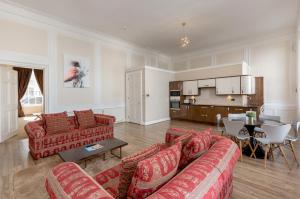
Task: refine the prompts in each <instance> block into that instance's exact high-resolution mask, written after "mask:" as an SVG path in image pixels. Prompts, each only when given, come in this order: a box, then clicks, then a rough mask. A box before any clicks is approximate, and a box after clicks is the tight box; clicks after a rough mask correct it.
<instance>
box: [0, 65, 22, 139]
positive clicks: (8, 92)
mask: <svg viewBox="0 0 300 199" xmlns="http://www.w3.org/2000/svg"><path fill="white" fill-rule="evenodd" d="M17 129H18V74H17V71H14V70H12V69H11V68H10V67H5V66H0V142H3V141H5V140H6V139H8V138H10V137H12V136H14V135H15V134H16V133H17Z"/></svg>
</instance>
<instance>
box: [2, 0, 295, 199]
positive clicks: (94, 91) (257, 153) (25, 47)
mask: <svg viewBox="0 0 300 199" xmlns="http://www.w3.org/2000/svg"><path fill="white" fill-rule="evenodd" d="M299 6H300V5H299V1H298V0H287V1H284V2H283V1H280V0H255V1H249V2H242V1H238V0H229V1H225V0H217V1H213V2H210V1H196V0H188V1H179V0H176V1H172V2H170V1H137V0H130V1H126V2H125V1H117V0H114V1H110V2H104V1H76V2H73V1H68V0H63V1H43V2H41V1H37V0H31V1H23V0H2V1H0V27H1V31H0V69H1V70H0V71H1V76H0V77H1V79H0V80H1V81H0V86H1V96H2V97H1V101H0V102H1V103H0V104H1V106H0V111H1V115H0V118H1V123H0V129H1V132H0V157H1V162H0V172H1V177H0V198H49V197H50V198H68V197H70V195H68V194H66V192H59V191H57V190H52V189H53V187H54V186H55V187H56V188H57V187H59V182H58V181H55V180H56V179H55V177H54V175H53V176H51V175H49V173H51V172H53V171H54V170H53V169H54V168H56V167H57V166H59V165H64V162H69V161H71V162H76V163H77V164H76V165H77V166H76V165H75V166H74V165H73V164H71V168H69V169H70V170H71V169H75V170H76V169H81V170H80V171H79V170H78V172H79V173H81V172H86V173H85V174H88V175H87V176H90V177H89V178H91V179H92V177H95V176H97V175H100V176H101V175H102V174H103V173H104V172H103V171H107V169H111V168H117V166H118V165H119V164H120V162H122V161H125V160H123V159H122V160H121V159H120V157H123V158H125V159H126V157H127V159H128V158H129V157H131V156H134V154H136V153H139V152H141V151H143V150H146V149H148V147H150V148H151V146H153V145H156V144H158V143H164V142H167V141H168V142H170V143H173V139H175V137H177V136H178V135H179V134H180V135H181V134H185V133H186V132H188V134H190V133H191V131H193V132H194V131H197V132H204V134H205V132H206V131H207V129H209V128H211V129H212V132H211V134H212V136H210V138H209V139H211V140H213V141H211V142H215V144H217V143H219V142H223V141H224V142H225V141H226V144H228V143H231V144H230V147H228V148H226V150H225V149H224V151H227V150H228V154H230V155H228V154H227V155H226V158H228V159H226V160H224V161H223V162H222V161H221V163H220V165H222V166H220V168H219V165H218V166H216V167H215V169H214V170H213V172H210V174H211V175H212V173H213V174H214V175H213V177H212V176H210V175H207V176H210V177H212V179H213V180H216V181H218V183H219V184H218V183H217V182H216V184H218V186H219V187H218V188H216V187H217V186H216V187H215V189H214V190H211V189H210V188H211V187H213V186H214V185H213V184H214V183H213V180H212V179H211V181H209V182H210V183H212V184H210V183H208V181H204V180H208V179H204V180H203V179H202V180H203V183H202V184H201V183H200V182H199V183H198V184H197V183H196V185H195V190H191V191H185V195H181V196H180V197H179V196H176V197H177V198H266V197H268V198H298V197H300V192H299V190H298V189H297V187H298V186H299V180H298V178H299V175H300V170H299V167H298V159H299V154H300V144H299V141H298V139H297V137H295V138H294V137H293V138H291V139H287V138H289V136H290V135H293V133H294V131H295V132H296V134H295V135H297V132H298V129H299V127H298V126H297V122H298V121H299V119H300V118H299V117H300V116H299V115H300V108H299V107H300V95H299V93H298V90H299V86H300V81H299V79H300V78H299V76H300V75H299V71H300V70H299V67H300V65H299V63H298V60H299V56H300V55H299V51H298V46H299V41H300V40H299V24H300V18H299ZM14 67H18V68H27V69H28V68H30V69H35V70H40V71H43V77H42V80H43V86H42V87H40V91H42V97H43V104H42V106H43V110H39V111H31V112H30V113H29V114H30V115H31V117H34V121H33V122H34V125H33V126H30V125H29V126H27V127H25V126H26V125H27V124H28V123H27V122H29V123H30V122H31V121H26V120H23V121H25V122H20V118H18V115H17V114H18V108H19V105H18V101H20V100H19V98H20V96H18V94H19V92H18V87H17V86H16V84H17V79H18V78H17V76H18V72H17V71H16V70H13V68H14ZM33 74H35V73H34V70H33V71H32V75H33ZM34 77H35V76H34ZM39 81H40V80H39ZM39 81H37V83H36V87H38V86H39V85H38V83H39ZM18 85H19V84H18ZM228 85H230V86H228ZM19 86H20V85H19ZM228 87H229V88H228ZM23 90H24V89H23ZM24 92H25V91H24ZM19 95H20V94H19ZM27 107H28V106H27ZM27 107H26V105H25V106H24V109H26V108H27ZM84 110H92V115H93V116H92V117H93V118H94V120H93V121H92V124H88V125H87V127H91V126H92V127H95V126H96V127H95V128H97V130H86V131H85V129H82V128H80V127H78V126H80V124H79V123H80V121H79V120H80V118H81V116H80V115H83V116H82V118H81V119H82V121H83V122H86V121H85V120H87V119H86V117H87V116H89V117H90V116H91V112H90V111H88V113H86V112H84ZM26 111H27V109H26ZM76 111H78V112H76ZM80 111H83V112H80ZM35 112H44V113H45V115H44V116H45V117H44V118H47V114H54V113H63V115H59V118H60V120H61V121H60V122H61V124H62V123H63V122H62V121H64V122H65V124H66V123H68V122H70V125H71V126H72V125H73V126H72V130H70V129H67V130H65V131H73V130H74V131H76V132H77V133H78V136H83V134H84V136H85V133H86V134H87V135H86V136H87V137H84V138H82V139H81V138H78V139H79V140H80V141H78V140H76V139H77V137H76V136H75V137H72V138H70V140H72V144H71V143H69V144H68V143H65V140H63V139H62V138H60V137H59V136H58V134H56V135H55V136H57V137H53V138H47V139H46V138H45V139H44V138H43V136H44V137H46V136H47V125H46V123H43V122H45V120H44V119H43V120H39V117H41V116H40V115H39V114H38V115H32V113H35ZM85 114H87V115H85ZM230 114H241V115H239V116H241V117H243V118H245V120H244V119H242V121H240V119H237V120H238V121H235V120H236V119H234V120H233V121H232V122H233V123H237V124H236V125H242V127H241V128H240V129H239V130H241V129H242V131H247V132H246V134H243V136H242V137H241V136H240V134H239V135H232V132H231V131H233V130H229V129H230V128H229V127H228V126H227V121H226V118H228V120H230V116H232V117H234V115H230ZM36 116H38V117H37V118H36ZM48 116H49V115H48ZM74 116H75V117H74ZM264 116H265V117H264ZM266 116H270V117H271V116H272V119H270V118H269V119H266ZM49 117H50V120H51V115H50V116H49ZM49 117H48V118H49ZM66 117H68V119H66ZM251 118H252V119H251ZM253 118H254V120H253ZM274 118H275V119H274ZM223 119H224V120H223ZM50 120H49V121H50ZM252 120H253V121H252ZM269 120H272V122H273V123H271V124H272V125H270V123H269V126H276V127H278V128H279V127H280V128H281V127H282V128H283V127H286V128H288V130H281V132H282V131H286V132H287V133H288V134H286V136H285V137H283V138H282V139H283V142H282V144H283V145H282V146H281V145H280V144H281V142H280V143H275V144H273V143H265V140H261V139H263V138H268V136H269V135H268V134H267V133H266V132H265V128H268V125H267V124H268V122H266V121H269ZM274 120H276V121H274ZM224 121H225V122H224ZM249 121H252V122H250V123H249ZM39 122H40V123H39ZM274 122H275V123H276V125H274ZM229 123H230V121H229ZM37 124H38V125H37ZM36 125H37V126H36ZM224 125H225V126H224ZM228 125H229V124H228ZM265 125H267V127H266V126H265ZM289 125H290V126H289ZM50 126H51V125H50ZM66 126H68V125H65V126H64V125H57V126H55V125H54V126H53V127H54V131H55V130H57V128H58V129H59V128H66ZM24 127H25V130H26V131H27V132H26V133H25V130H23V129H24ZM29 127H30V128H29ZM51 127H52V126H51ZM227 127H228V128H227ZM41 128H42V129H41ZM43 128H45V129H44V130H43ZM174 128H175V129H174ZM254 128H255V130H254ZM178 129H181V131H180V132H177V131H178ZM293 129H296V130H293ZM37 130H38V131H37ZM48 130H49V129H48ZM52 130H53V129H52ZM50 131H51V130H50ZM183 131H184V132H185V133H183ZM274 131H275V130H274ZM174 132H175V134H176V136H175V135H174V136H173V134H174ZM99 133H100V134H101V136H100V137H97V136H99V135H98V134H99ZM172 133H173V134H172ZM239 133H240V132H239ZM50 134H51V133H50ZM192 134H193V136H195V133H192ZM201 135H202V134H201ZM30 136H32V137H30ZM39 136H41V137H39ZM89 136H91V137H89ZM168 136H169V137H168ZM203 136H204V135H203ZM218 136H222V138H223V137H224V139H221V138H220V137H218ZM180 137H181V136H180ZM229 138H231V139H232V140H233V141H230V139H229ZM51 139H52V140H55V139H56V141H55V143H54V141H53V143H52V141H51ZM111 139H116V140H113V141H112V142H108V140H111ZM165 139H166V140H165ZM185 139H187V138H185ZM190 139H191V137H189V139H188V140H187V141H186V142H187V143H190V142H191V140H190ZM203 139H206V137H205V136H204V138H203ZM73 141H74V143H73ZM240 141H241V142H240ZM77 142H78V143H77ZM98 142H101V143H102V145H101V144H99V145H96V146H95V147H100V149H96V151H97V150H102V152H101V153H98V156H96V157H94V156H93V157H90V156H91V155H90V154H88V153H82V156H84V158H80V157H79V156H78V154H79V152H78V151H77V152H75V151H72V153H69V152H70V151H71V150H79V149H81V148H82V147H84V145H89V146H90V145H93V144H96V143H98ZM168 142H167V144H170V143H168ZM201 142H202V141H201ZM79 143H80V144H79ZM191 143H192V142H191ZM257 143H259V144H257ZM290 143H292V144H290ZM39 144H41V145H39ZM76 144H78V145H76ZM106 144H107V145H106ZM185 144H186V143H185V142H182V146H181V147H182V152H181V153H184V152H183V151H186V150H184V148H185V146H186V145H185ZM240 144H242V145H243V146H240ZM289 144H290V145H289ZM46 145H47V146H46ZM58 145H60V146H59V147H56V146H58ZM71 145H72V146H71ZM73 145H74V146H73ZM79 145H80V146H79ZM204 145H205V143H204ZM228 145H229V144H228ZM41 146H42V148H40V147H41ZM62 146H63V147H65V148H63V147H62ZM174 146H175V145H174ZM47 147H48V148H47ZM101 147H102V148H101ZM164 147H165V146H164ZM164 147H161V148H162V149H160V150H163V149H164ZM172 147H173V146H172ZM222 147H223V145H222ZM170 148H171V147H170ZM229 148H230V150H229ZM209 149H210V150H211V151H210V150H207V151H208V152H209V151H210V152H211V153H212V150H216V149H214V148H212V147H210V148H209ZM103 150H105V151H104V152H103ZM164 150H166V149H164ZM68 151H69V152H68ZM109 151H111V153H109ZM273 151H274V154H273ZM208 152H206V153H205V154H202V153H201V155H200V154H197V155H198V156H200V157H198V156H197V159H196V160H193V162H192V163H190V164H191V165H188V167H192V166H195V165H192V164H193V163H194V162H196V161H198V162H200V163H201V158H205V155H206V156H208V154H209V153H208ZM155 153H159V152H158V151H155ZM74 154H75V155H74ZM223 155H224V154H223ZM85 156H88V157H85ZM182 156H183V155H182V154H181V157H182ZM224 156H225V155H224ZM149 158H150V157H149ZM222 160H223V159H222ZM226 161H229V162H231V163H230V164H229V163H228V164H226V163H225V162H226ZM200 163H199V164H200ZM208 165H209V164H208ZM224 165H225V166H224ZM78 166H79V167H78ZM177 166H178V165H177ZM205 166H207V165H205ZM179 167H180V166H179ZM181 169H182V168H181ZM206 169H207V168H206ZM222 169H224V173H226V174H229V175H228V176H226V175H225V174H224V173H223V174H222V178H223V179H222V180H221V177H220V178H217V177H216V176H218V175H219V174H218V172H220V171H223V170H222ZM217 170H219V171H218V172H217ZM109 171H113V170H109ZM185 171H188V170H187V169H183V170H182V171H181V172H182V173H184V172H185ZM101 173H102V174H101ZM177 173H178V174H177ZM81 174H82V175H83V173H81ZM180 174H181V173H180V170H179V169H178V170H176V176H175V177H173V176H174V173H173V176H172V177H173V178H172V180H173V181H172V180H171V181H169V180H170V178H168V180H167V181H164V182H163V183H162V184H160V185H159V186H158V187H159V188H160V187H162V188H160V189H161V190H159V189H158V188H157V189H156V192H155V193H154V194H153V193H152V196H151V194H145V195H143V196H137V195H136V196H134V195H131V196H128V197H131V198H145V197H147V196H149V195H150V196H149V197H150V198H151V197H153V198H168V197H167V196H163V194H162V193H163V192H164V191H165V192H166V190H167V189H168V190H169V189H170V187H168V186H169V185H170V186H171V187H172V186H174V184H172V183H174V182H176V177H178V179H180V178H179V177H180V176H177V175H180ZM103 175H104V174H103ZM131 175H133V173H132V174H131ZM195 175H196V174H195ZM49 176H51V177H49ZM220 176H221V175H220ZM224 176H226V177H224ZM131 177H132V176H131ZM99 178H100V177H99V176H98V180H99ZM165 178H167V177H165ZM165 178H164V179H165ZM46 179H47V182H48V186H45V182H46ZM50 179H51V180H50ZM95 179H96V180H94V179H93V182H91V183H97V185H95V186H97V187H98V188H99V187H100V188H99V190H100V192H101V191H103V193H102V192H101V193H96V194H100V195H101V194H104V195H101V196H103V197H104V196H106V197H108V198H115V197H116V194H120V192H113V193H112V192H110V191H108V190H107V189H104V188H103V187H101V183H100V185H99V181H97V178H96V177H95ZM198 180H199V179H198ZM50 181H51V182H50ZM168 181H169V182H168ZM191 181H192V180H191ZM130 182H131V180H130ZM130 182H129V184H128V185H127V186H129V185H130ZM167 182H168V183H167ZM114 183H115V184H114V186H118V184H117V182H114ZM155 183H157V182H155ZM203 184H204V185H206V186H204V185H203ZM221 184H222V185H221ZM232 185H233V186H232ZM283 185H284V186H283ZM103 186H104V185H103ZM105 186H106V185H105ZM105 186H104V187H105ZM109 186H111V185H109ZM141 186H149V185H145V182H143V183H142V185H141ZM190 186H191V187H192V185H190ZM201 186H204V187H205V189H203V190H206V189H209V191H207V192H205V191H200V190H202V188H203V187H201ZM49 187H50V188H49ZM232 187H233V188H232ZM46 188H47V189H46ZM106 188H107V187H106ZM110 188H112V187H110ZM114 188H115V187H114ZM164 188H165V190H164ZM191 189H192V188H191ZM58 190H60V189H58ZM118 191H119V190H118ZM134 191H136V190H132V189H131V192H134ZM173 191H174V190H173ZM77 194H82V193H79V192H78V193H77ZM105 194H108V196H107V195H105ZM126 194H127V192H126ZM131 194H132V193H131ZM159 194H160V195H159ZM205 194H206V195H205ZM94 196H95V195H94ZM90 197H91V198H93V196H92V195H91V196H90ZM118 197H119V198H122V197H121V196H118ZM126 197H127V195H126ZM173 197H174V198H176V197H175V196H173ZM75 198H76V197H75ZM83 198H84V197H83ZM86 198H89V197H86ZM94 198H101V197H100V196H99V195H98V196H97V197H96V196H95V197H94ZM123 198H124V196H123Z"/></svg>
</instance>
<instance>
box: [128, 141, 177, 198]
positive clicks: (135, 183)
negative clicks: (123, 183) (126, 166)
mask: <svg viewBox="0 0 300 199" xmlns="http://www.w3.org/2000/svg"><path fill="white" fill-rule="evenodd" d="M181 147H182V144H181V142H177V143H176V144H174V145H173V146H171V147H169V148H167V149H165V150H162V151H160V152H159V153H157V154H156V155H154V156H152V157H150V158H148V159H145V160H143V161H140V162H139V163H138V165H137V168H136V170H135V172H134V176H133V178H132V181H131V184H130V187H129V190H128V197H131V198H136V199H139V198H145V197H147V196H149V195H151V194H152V193H153V192H155V191H156V190H157V189H158V188H159V187H161V186H162V185H163V184H165V183H166V182H167V181H169V180H170V179H171V178H172V177H173V176H174V175H175V174H176V171H177V168H178V164H179V160H180V155H181Z"/></svg>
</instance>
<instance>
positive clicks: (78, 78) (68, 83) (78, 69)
mask: <svg viewBox="0 0 300 199" xmlns="http://www.w3.org/2000/svg"><path fill="white" fill-rule="evenodd" d="M89 67H90V60H89V59H88V58H84V57H76V56H72V55H64V87H67V88H86V87H89V86H90V82H89Z"/></svg>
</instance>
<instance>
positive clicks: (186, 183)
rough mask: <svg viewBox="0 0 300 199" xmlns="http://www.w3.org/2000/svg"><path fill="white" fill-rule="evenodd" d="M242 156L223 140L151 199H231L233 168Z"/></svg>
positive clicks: (229, 143)
mask: <svg viewBox="0 0 300 199" xmlns="http://www.w3.org/2000/svg"><path fill="white" fill-rule="evenodd" d="M239 154H240V151H239V149H238V147H237V145H236V144H235V143H233V142H232V141H231V140H229V139H226V138H224V139H221V140H219V141H218V142H216V143H215V144H214V145H213V146H212V147H211V148H210V149H209V150H208V152H207V153H206V154H204V155H202V156H201V157H199V158H198V159H197V160H195V161H194V162H192V163H191V164H190V165H188V166H187V167H186V168H185V169H184V170H183V171H181V172H180V173H179V174H177V175H176V176H175V177H174V178H173V179H171V180H170V181H169V182H168V183H167V184H165V185H164V186H163V187H162V188H160V189H159V190H158V191H156V192H155V193H154V194H152V195H151V196H149V197H148V198H149V199H169V198H172V199H183V198H185V199H194V198H203V199H211V198H218V199H224V198H226V199H228V198H230V196H231V192H232V173H233V168H234V166H235V163H236V161H237V160H238V158H239Z"/></svg>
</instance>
